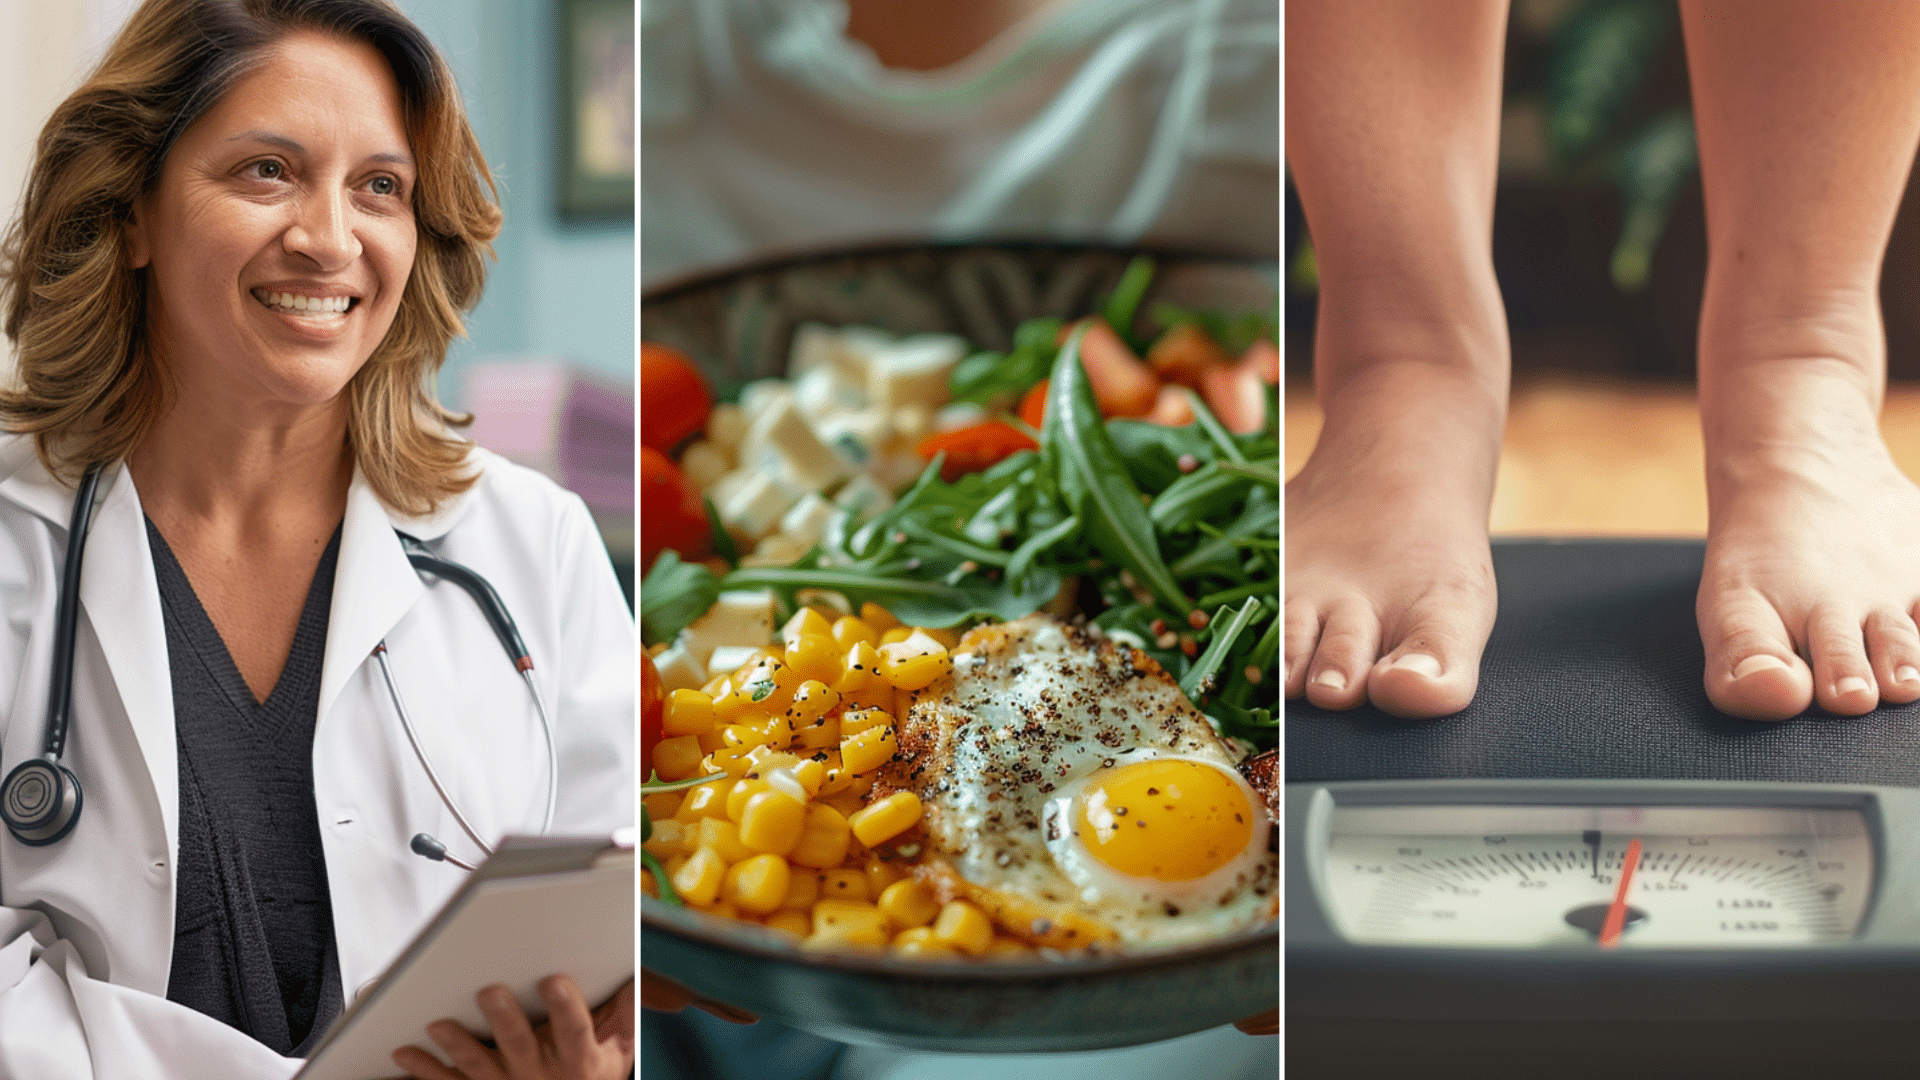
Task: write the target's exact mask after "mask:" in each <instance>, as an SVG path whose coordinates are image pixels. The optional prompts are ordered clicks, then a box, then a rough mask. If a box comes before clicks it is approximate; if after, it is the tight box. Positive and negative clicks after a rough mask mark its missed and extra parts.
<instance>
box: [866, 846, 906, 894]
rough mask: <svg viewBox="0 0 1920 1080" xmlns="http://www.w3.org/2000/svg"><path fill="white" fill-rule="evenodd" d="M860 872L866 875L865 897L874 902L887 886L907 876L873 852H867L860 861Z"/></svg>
mask: <svg viewBox="0 0 1920 1080" xmlns="http://www.w3.org/2000/svg"><path fill="white" fill-rule="evenodd" d="M860 872H861V873H863V874H865V875H867V895H868V896H871V897H873V898H874V899H875V900H876V901H877V900H878V899H879V897H880V894H881V893H883V892H886V891H887V886H889V885H892V884H893V883H894V882H896V881H899V880H900V879H901V878H904V877H906V876H907V874H906V871H904V870H902V869H900V867H898V866H896V865H895V864H894V863H892V862H890V861H889V860H886V859H883V858H881V857H880V856H878V855H876V854H874V853H873V852H868V853H867V857H866V858H865V859H862V860H861V861H860Z"/></svg>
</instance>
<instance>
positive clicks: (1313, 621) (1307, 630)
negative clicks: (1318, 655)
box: [1281, 596, 1320, 698]
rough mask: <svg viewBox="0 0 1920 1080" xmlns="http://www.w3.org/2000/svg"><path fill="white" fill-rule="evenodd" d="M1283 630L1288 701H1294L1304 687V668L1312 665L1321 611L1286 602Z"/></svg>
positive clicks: (1309, 605) (1295, 601) (1306, 604)
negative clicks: (1292, 699) (1290, 699)
mask: <svg viewBox="0 0 1920 1080" xmlns="http://www.w3.org/2000/svg"><path fill="white" fill-rule="evenodd" d="M1285 618H1286V622H1285V629H1284V630H1282V632H1281V634H1282V639H1283V640H1284V642H1285V644H1286V649H1285V652H1286V655H1285V656H1284V657H1282V660H1283V662H1284V663H1285V665H1286V671H1287V697H1288V698H1297V697H1299V696H1300V695H1301V694H1302V693H1303V692H1304V691H1305V690H1306V685H1307V665H1308V664H1310V663H1311V662H1312V661H1313V647H1314V646H1315V645H1316V644H1318V643H1319V641H1320V608H1319V607H1318V606H1317V605H1315V604H1313V603H1311V602H1310V601H1306V600H1301V599H1298V598H1295V597H1291V596H1290V597H1288V598H1287V610H1286V616H1285Z"/></svg>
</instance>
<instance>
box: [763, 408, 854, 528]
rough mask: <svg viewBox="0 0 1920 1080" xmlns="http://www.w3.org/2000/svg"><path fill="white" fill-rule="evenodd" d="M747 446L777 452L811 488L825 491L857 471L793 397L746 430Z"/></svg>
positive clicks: (796, 477) (764, 414) (803, 484)
mask: <svg viewBox="0 0 1920 1080" xmlns="http://www.w3.org/2000/svg"><path fill="white" fill-rule="evenodd" d="M747 446H748V447H749V448H756V447H762V446H764V447H767V448H770V449H772V450H774V451H777V452H778V453H779V455H780V457H781V459H782V460H783V461H784V462H785V464H786V467H787V468H788V469H789V470H790V471H791V472H792V474H793V477H794V479H796V480H798V481H799V482H800V484H801V486H802V487H803V488H806V489H808V490H812V491H824V490H826V489H827V488H830V487H832V486H833V485H835V484H837V483H839V482H840V481H842V480H844V479H846V478H847V477H849V476H852V475H853V473H854V468H855V466H854V464H853V462H851V461H848V460H847V459H846V458H845V457H843V456H841V455H840V453H839V452H838V451H836V450H834V449H833V448H832V447H830V446H828V445H827V444H826V443H823V442H821V441H820V436H818V435H816V434H814V430H813V426H812V425H811V424H808V423H807V421H806V418H804V417H802V416H801V415H800V412H799V410H797V409H795V408H794V405H793V401H792V400H791V399H789V400H785V401H778V402H775V403H773V404H771V405H769V406H767V408H766V411H765V412H762V413H761V414H760V415H759V416H758V417H757V418H756V419H755V420H754V422H753V427H752V429H751V430H749V431H748V432H747ZM797 497H798V496H796V498H797ZM787 505H788V506H791V505H792V503H789V504H787ZM785 509H786V507H784V506H783V507H781V510H782V511H784V510H785Z"/></svg>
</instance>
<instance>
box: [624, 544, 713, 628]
mask: <svg viewBox="0 0 1920 1080" xmlns="http://www.w3.org/2000/svg"><path fill="white" fill-rule="evenodd" d="M719 599H720V579H719V578H716V577H714V576H713V571H711V570H709V569H707V568H706V567H704V566H702V565H700V564H699V563H687V562H681V561H680V556H679V554H678V553H677V552H674V551H670V550H669V551H663V552H661V553H660V557H659V558H657V559H655V560H654V561H653V569H652V570H649V571H647V576H646V579H645V580H644V581H642V582H641V583H640V637H641V640H643V641H644V642H646V643H647V644H648V645H654V644H658V643H659V642H662V641H672V640H673V639H674V636H675V635H677V634H679V633H680V631H682V630H684V629H686V628H687V626H688V625H689V624H691V623H692V622H693V621H694V620H695V619H698V618H699V617H700V616H702V615H705V614H706V613H707V609H708V608H710V607H712V606H713V605H714V602H715V601H717V600H719Z"/></svg>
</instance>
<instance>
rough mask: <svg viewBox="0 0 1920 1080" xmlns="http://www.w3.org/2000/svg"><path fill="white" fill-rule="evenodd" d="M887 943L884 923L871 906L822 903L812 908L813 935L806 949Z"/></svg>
mask: <svg viewBox="0 0 1920 1080" xmlns="http://www.w3.org/2000/svg"><path fill="white" fill-rule="evenodd" d="M886 943H887V923H886V920H885V919H883V918H881V916H880V911H879V909H878V908H875V907H874V906H873V905H872V904H864V903H862V904H855V903H847V902H845V901H840V900H822V901H820V902H819V903H817V904H815V905H813V934H812V935H811V936H809V937H808V938H807V940H806V943H805V944H806V945H807V946H808V947H809V948H821V947H828V948H831V947H834V946H844V945H868V946H874V945H885V944H886Z"/></svg>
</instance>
